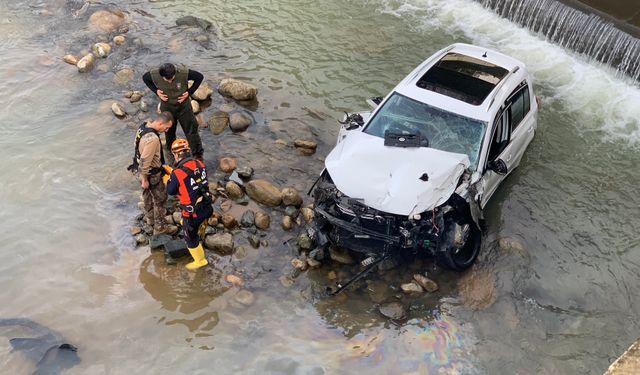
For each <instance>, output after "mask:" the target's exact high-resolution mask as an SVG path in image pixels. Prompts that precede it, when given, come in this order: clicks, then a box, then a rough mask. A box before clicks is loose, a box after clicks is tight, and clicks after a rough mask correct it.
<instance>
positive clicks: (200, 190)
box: [176, 157, 213, 213]
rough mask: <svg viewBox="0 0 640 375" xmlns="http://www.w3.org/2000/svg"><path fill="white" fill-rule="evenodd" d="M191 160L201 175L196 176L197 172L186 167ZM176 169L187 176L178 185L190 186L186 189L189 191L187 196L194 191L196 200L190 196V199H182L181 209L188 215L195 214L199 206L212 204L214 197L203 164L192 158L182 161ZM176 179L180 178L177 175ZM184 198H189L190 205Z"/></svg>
mask: <svg viewBox="0 0 640 375" xmlns="http://www.w3.org/2000/svg"><path fill="white" fill-rule="evenodd" d="M190 160H194V161H195V163H196V167H197V168H198V169H199V170H200V173H199V175H197V174H196V171H195V170H193V169H191V168H189V167H187V166H186V165H184V164H185V163H186V162H188V161H190ZM176 169H179V170H181V171H182V172H184V173H185V174H186V175H187V177H186V178H184V179H181V180H179V181H178V184H179V185H185V184H189V186H190V188H187V189H185V190H186V191H187V195H189V194H188V192H189V191H193V192H194V193H195V194H194V195H195V200H192V199H191V196H190V195H189V196H188V197H180V198H181V199H180V201H181V203H180V207H181V208H182V209H184V210H185V211H187V212H188V213H193V212H195V211H197V210H198V206H199V205H202V204H211V203H212V202H213V197H212V196H211V192H210V191H209V183H208V182H207V174H206V172H205V169H204V164H203V163H202V162H200V161H198V160H196V159H193V158H190V157H189V158H184V159H182V160H180V162H179V163H178V165H176ZM176 177H178V176H177V175H176ZM191 180H193V181H191ZM184 198H187V199H188V200H189V203H187V202H185V200H184Z"/></svg>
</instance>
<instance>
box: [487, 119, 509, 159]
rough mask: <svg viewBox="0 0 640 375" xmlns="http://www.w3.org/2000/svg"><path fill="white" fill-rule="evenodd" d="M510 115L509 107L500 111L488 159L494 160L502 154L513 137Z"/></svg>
mask: <svg viewBox="0 0 640 375" xmlns="http://www.w3.org/2000/svg"><path fill="white" fill-rule="evenodd" d="M509 117H510V115H509V110H508V108H507V109H505V110H504V111H502V112H501V113H500V115H499V116H498V117H497V118H496V121H495V123H494V131H493V137H492V138H491V148H490V149H489V158H488V161H491V160H494V159H495V158H497V157H498V155H500V153H501V152H502V150H504V149H505V148H506V147H507V145H508V144H509V140H510V139H511V126H510V118H509Z"/></svg>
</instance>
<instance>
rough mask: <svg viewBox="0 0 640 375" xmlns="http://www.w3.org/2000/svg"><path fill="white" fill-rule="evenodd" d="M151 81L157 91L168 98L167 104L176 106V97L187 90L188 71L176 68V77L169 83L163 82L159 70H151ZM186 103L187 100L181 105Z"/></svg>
mask: <svg viewBox="0 0 640 375" xmlns="http://www.w3.org/2000/svg"><path fill="white" fill-rule="evenodd" d="M150 73H151V79H152V80H153V83H154V84H155V85H156V87H157V88H158V89H159V90H162V91H163V92H164V94H165V95H166V96H167V97H168V98H169V99H168V100H167V103H168V104H172V105H178V104H180V103H178V97H180V95H182V94H184V92H185V91H187V90H189V80H188V77H189V69H186V68H182V67H178V68H176V76H175V77H174V78H173V81H171V83H169V82H167V81H165V80H164V79H163V78H162V76H161V75H160V69H153V70H151V72H150ZM184 103H188V101H187V100H185V101H184V102H182V104H184Z"/></svg>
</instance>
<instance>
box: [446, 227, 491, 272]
mask: <svg viewBox="0 0 640 375" xmlns="http://www.w3.org/2000/svg"><path fill="white" fill-rule="evenodd" d="M452 235H453V230H450V231H449V232H448V233H447V237H450V236H452ZM443 240H444V241H446V242H447V244H448V245H447V246H446V248H444V249H441V250H440V251H438V252H437V253H436V260H437V262H438V263H439V264H440V265H442V266H444V267H447V268H449V269H452V270H454V271H464V270H466V269H467V268H469V267H471V265H472V264H473V262H475V260H476V258H477V257H478V253H480V245H481V244H482V233H481V232H480V230H479V229H478V228H477V227H476V226H475V225H474V224H471V225H470V226H469V236H468V237H467V241H466V242H465V244H464V246H462V247H455V246H453V245H451V241H449V240H448V238H443Z"/></svg>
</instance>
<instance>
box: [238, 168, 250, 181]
mask: <svg viewBox="0 0 640 375" xmlns="http://www.w3.org/2000/svg"><path fill="white" fill-rule="evenodd" d="M236 172H238V176H240V177H241V178H243V179H245V180H248V179H250V178H251V176H253V168H251V167H247V166H244V167H239V168H236Z"/></svg>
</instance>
